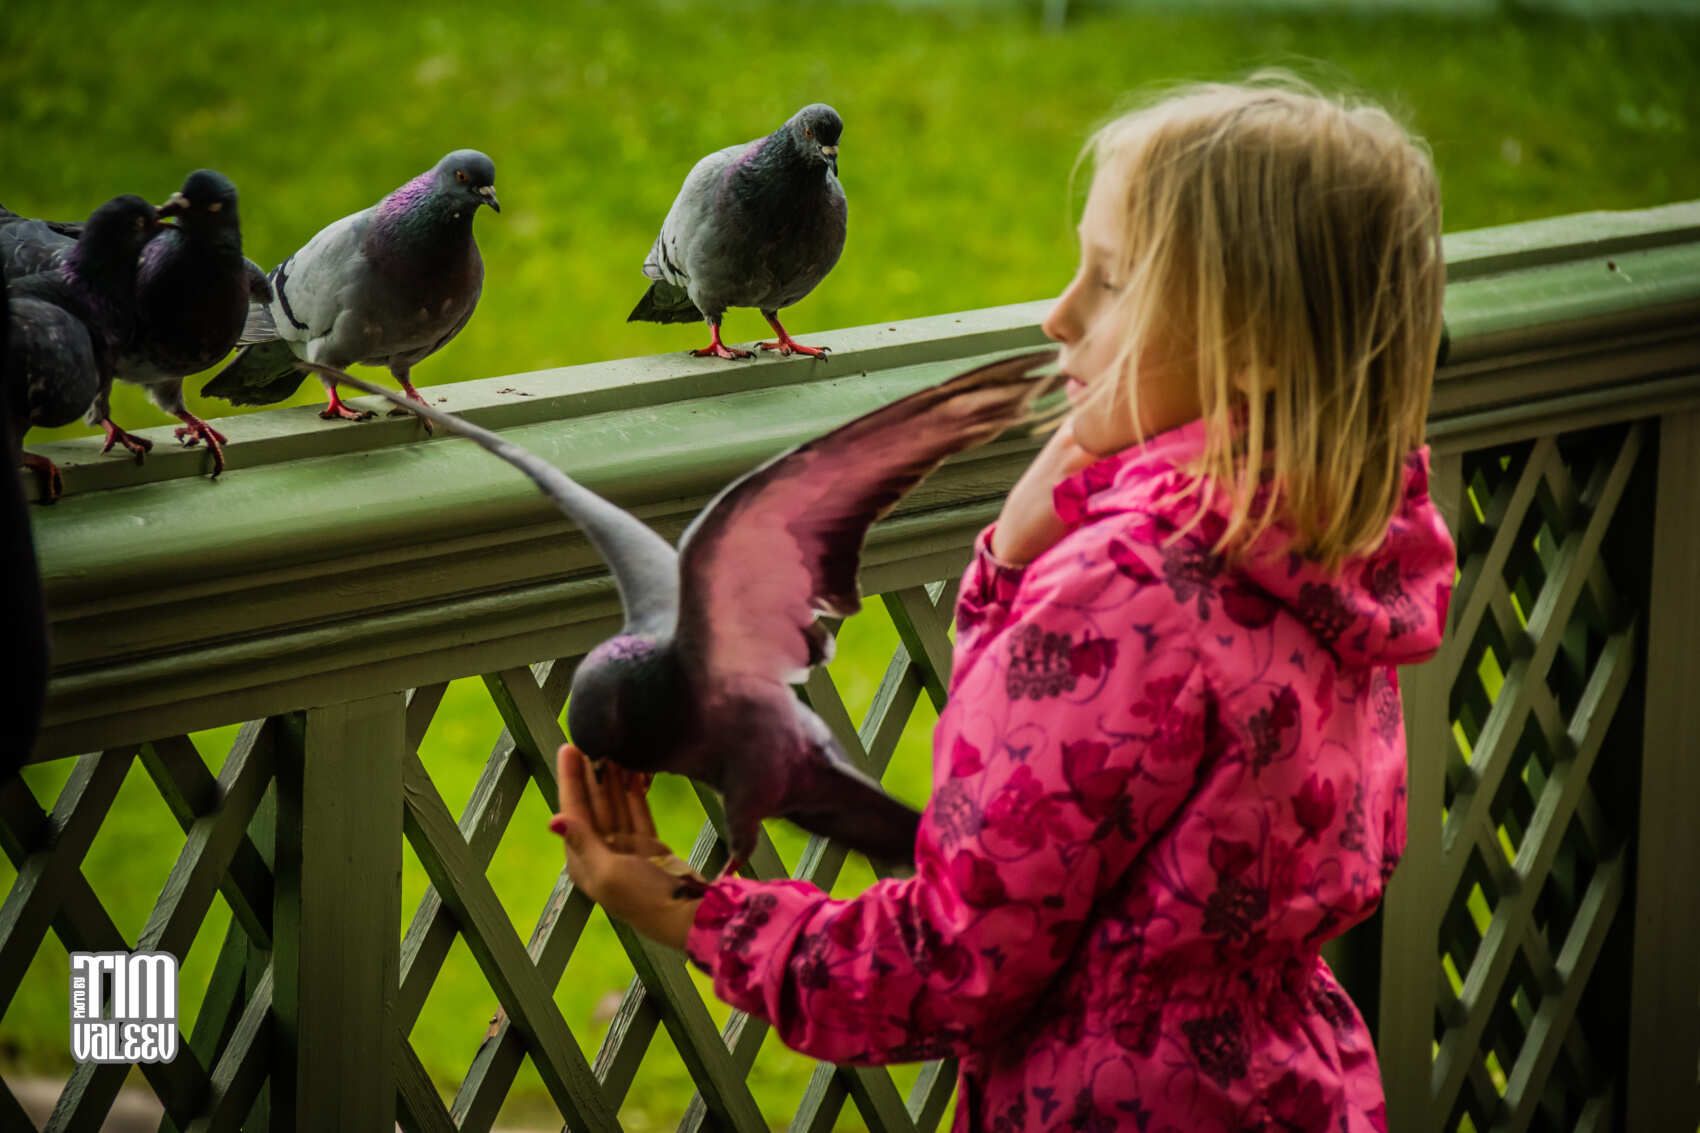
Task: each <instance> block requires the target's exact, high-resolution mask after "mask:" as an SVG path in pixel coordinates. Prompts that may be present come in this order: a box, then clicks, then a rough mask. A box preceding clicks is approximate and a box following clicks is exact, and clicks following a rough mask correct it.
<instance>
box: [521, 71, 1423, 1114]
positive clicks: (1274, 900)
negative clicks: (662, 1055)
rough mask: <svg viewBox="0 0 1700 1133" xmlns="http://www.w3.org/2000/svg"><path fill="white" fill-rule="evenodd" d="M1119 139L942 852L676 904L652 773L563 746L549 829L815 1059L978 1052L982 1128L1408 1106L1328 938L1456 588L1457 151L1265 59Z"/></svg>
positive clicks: (966, 1057)
mask: <svg viewBox="0 0 1700 1133" xmlns="http://www.w3.org/2000/svg"><path fill="white" fill-rule="evenodd" d="M1093 153H1094V156H1095V158H1096V176H1095V178H1094V181H1093V184H1092V190H1091V193H1090V196H1089V198H1088V201H1087V204H1086V210H1085V214H1084V218H1083V220H1082V222H1081V225H1080V238H1081V263H1080V269H1079V272H1078V274H1076V276H1075V278H1074V280H1073V282H1072V283H1070V284H1069V287H1068V290H1067V291H1065V292H1064V293H1063V296H1062V298H1061V299H1060V300H1059V301H1058V303H1057V305H1056V308H1055V309H1054V310H1053V311H1052V313H1051V315H1050V317H1049V318H1048V319H1047V320H1046V323H1045V333H1046V334H1048V335H1049V336H1050V337H1051V338H1053V339H1055V340H1056V341H1058V342H1059V343H1061V344H1062V365H1063V366H1064V368H1065V369H1066V370H1067V372H1068V373H1069V374H1070V375H1071V376H1072V379H1073V380H1072V381H1071V383H1070V396H1071V400H1072V402H1073V408H1072V410H1071V412H1070V414H1069V416H1068V417H1067V419H1066V420H1065V421H1064V422H1063V424H1062V425H1061V427H1060V428H1058V430H1057V431H1056V433H1055V434H1054V436H1053V437H1052V438H1051V439H1050V441H1049V443H1048V444H1047V445H1046V446H1045V448H1044V450H1043V451H1042V452H1041V453H1040V454H1039V456H1038V458H1037V459H1036V460H1035V461H1034V462H1033V465H1032V466H1031V467H1030V468H1029V469H1028V470H1027V472H1026V473H1025V475H1024V476H1023V477H1022V479H1021V480H1020V482H1019V483H1018V484H1017V485H1016V487H1015V489H1014V490H1013V491H1012V492H1011V494H1010V496H1009V498H1008V500H1007V502H1006V504H1005V506H1004V508H1003V512H1002V514H1001V516H1000V517H999V519H998V521H997V522H996V523H995V524H994V525H993V526H992V527H991V528H988V529H987V531H986V532H984V533H983V534H982V536H981V537H980V540H979V542H978V545H977V548H976V551H975V555H974V559H973V561H972V562H971V563H970V565H969V567H968V570H967V573H966V575H965V576H964V578H963V583H962V592H961V598H960V600H959V602H958V605H957V612H956V617H957V630H958V637H957V643H956V660H955V669H954V673H953V675H952V680H951V695H950V701H949V704H948V706H947V707H946V709H945V711H944V712H943V714H942V715H941V717H940V719H939V724H938V730H937V732H936V735H935V743H934V753H935V770H934V790H933V795H932V800H931V802H930V804H929V805H928V807H927V811H926V814H925V816H924V818H923V820H922V823H921V829H920V834H919V838H918V841H917V845H916V867H917V872H916V874H915V876H913V877H911V878H908V879H905V880H893V881H882V882H880V883H878V884H876V885H874V886H873V887H872V888H871V889H869V890H868V891H867V892H865V893H864V894H862V895H861V896H860V897H857V898H855V899H853V900H847V901H836V900H832V899H831V898H829V897H828V896H827V895H826V894H824V893H822V892H821V891H819V890H818V889H815V888H814V887H812V886H809V885H805V884H802V883H800V882H786V881H780V882H757V881H749V880H743V879H739V878H726V879H723V880H720V881H718V882H716V883H714V884H713V885H712V886H710V887H709V888H708V889H707V894H706V896H705V897H703V898H701V899H700V900H690V899H686V898H685V897H683V896H675V893H683V892H685V891H683V890H681V889H680V887H679V886H678V885H677V879H676V877H674V876H673V875H672V874H671V873H669V872H668V869H667V866H666V865H664V864H658V862H665V859H664V858H662V857H661V856H660V854H661V847H659V844H658V843H655V841H654V827H653V825H652V824H651V823H650V821H649V815H648V810H647V807H646V806H645V804H644V802H643V798H642V792H641V785H640V784H638V783H637V782H636V781H635V780H634V779H632V778H629V777H626V776H623V775H619V774H615V775H604V776H603V777H602V781H601V782H600V783H597V782H593V781H592V780H591V779H590V778H588V777H587V775H586V772H585V764H584V761H583V758H582V756H580V755H579V754H578V753H577V752H576V750H574V749H572V748H570V747H569V748H564V749H562V753H561V783H562V813H561V814H560V815H558V816H557V818H556V823H555V825H556V829H557V830H558V831H560V832H561V833H563V834H564V836H565V838H566V841H567V854H568V862H569V866H570V868H571V871H572V875H573V877H574V878H575V879H576V880H577V882H578V884H579V885H580V887H582V888H583V889H584V890H585V891H586V892H587V893H588V894H590V895H591V896H592V897H593V898H595V899H596V900H598V901H600V902H602V904H603V905H604V906H605V907H606V908H607V909H608V911H609V912H610V913H612V914H614V915H616V916H620V917H623V918H625V919H626V920H628V921H629V922H631V923H632V924H633V925H634V926H636V927H637V928H638V929H639V930H640V931H642V932H644V933H646V934H648V935H650V936H652V937H654V938H655V939H657V940H660V941H663V942H665V943H668V944H671V945H674V946H676V947H682V948H684V949H685V950H686V951H687V953H688V954H689V956H690V958H691V959H692V960H693V961H694V962H695V963H696V964H698V965H699V966H700V967H701V968H702V969H703V970H704V971H706V972H708V973H709V974H710V975H712V977H713V979H714V986H715V990H716V991H717V992H718V993H719V995H720V996H721V997H722V998H724V999H725V1000H726V1001H727V1002H728V1003H731V1004H733V1005H734V1006H737V1007H740V1008H742V1009H744V1010H746V1011H749V1012H751V1013H753V1014H755V1015H758V1016H760V1017H762V1018H763V1019H766V1020H768V1021H770V1022H771V1023H772V1024H773V1026H774V1027H775V1028H776V1029H777V1030H778V1032H779V1034H780V1036H781V1037H782V1038H783V1039H784V1041H785V1043H786V1044H787V1045H789V1046H791V1047H793V1048H795V1049H797V1050H800V1051H802V1052H804V1053H806V1054H809V1055H813V1056H815V1057H817V1058H821V1059H828V1060H831V1061H834V1062H863V1063H881V1062H897V1061H908V1060H915V1059H923V1058H937V1057H943V1056H947V1055H950V1056H955V1057H957V1058H959V1059H960V1060H961V1066H962V1070H961V1082H960V1091H961V1092H960V1096H959V1100H958V1110H957V1114H958V1116H957V1128H959V1129H1049V1128H1071V1129H1086V1128H1090V1129H1112V1128H1137V1129H1142V1130H1143V1129H1148V1128H1149V1129H1184V1130H1200V1131H1203V1130H1212V1131H1214V1130H1221V1131H1239V1130H1248V1129H1271V1130H1275V1129H1279V1130H1369V1129H1384V1128H1385V1116H1386V1115H1385V1106H1384V1103H1383V1099H1382V1089H1381V1082H1380V1076H1379V1072H1378V1070H1377V1066H1376V1060H1375V1052H1374V1049H1373V1047H1372V1045H1371V1037H1370V1035H1369V1033H1368V1031H1367V1029H1366V1028H1365V1026H1364V1024H1363V1021H1362V1019H1361V1018H1360V1017H1359V1015H1358V1012H1357V1010H1356V1009H1355V1008H1354V1007H1353V1005H1352V1003H1351V1001H1350V1000H1349V999H1347V997H1346V996H1345V994H1344V993H1343V992H1342V991H1341V988H1340V985H1339V984H1338V983H1337V982H1336V981H1335V979H1334V977H1333V975H1332V973H1331V972H1330V971H1329V969H1328V966H1327V965H1326V964H1325V963H1324V962H1323V961H1322V959H1321V957H1320V956H1319V954H1318V949H1319V948H1320V947H1321V945H1322V944H1323V942H1324V941H1326V940H1328V939H1330V938H1331V937H1334V936H1337V935H1338V934H1340V933H1341V932H1343V931H1345V930H1346V929H1347V928H1349V927H1351V926H1352V925H1354V924H1356V923H1357V922H1358V921H1360V920H1362V919H1363V918H1364V917H1366V916H1367V915H1369V913H1370V912H1371V911H1372V910H1373V909H1374V908H1375V905H1376V903H1377V901H1379V900H1380V898H1381V893H1382V889H1383V887H1384V885H1385V884H1386V881H1387V878H1388V875H1389V874H1390V873H1391V872H1392V871H1393V867H1394V864H1395V863H1396V862H1397V861H1398V859H1399V854H1400V852H1401V850H1402V849H1403V847H1404V843H1405V742H1404V733H1403V727H1402V722H1401V715H1400V704H1399V689H1398V685H1397V683H1396V677H1395V671H1394V666H1395V665H1400V664H1406V663H1410V662H1415V661H1421V660H1423V659H1425V658H1427V657H1428V656H1430V655H1431V654H1432V653H1433V652H1434V651H1435V649H1436V647H1437V646H1438V644H1439V641H1440V635H1441V628H1442V625H1443V624H1444V622H1445V618H1446V604H1447V600H1448V597H1449V595H1450V591H1451V586H1452V581H1453V570H1454V568H1453V547H1452V542H1451V539H1450V538H1449V537H1448V534H1447V530H1446V527H1445V526H1444V524H1443V523H1442V521H1441V518H1440V516H1439V515H1438V514H1436V512H1435V509H1434V507H1433V505H1432V504H1431V503H1430V501H1429V497H1428V491H1427V464H1428V461H1427V451H1426V449H1424V448H1423V447H1422V438H1423V428H1424V420H1425V417H1426V413H1427V408H1428V399H1429V387H1430V382H1431V379H1432V376H1433V370H1434V361H1435V355H1436V349H1437V346H1438V343H1439V339H1440V329H1441V293H1442V277H1443V264H1442V260H1441V249H1440V239H1439V235H1440V203H1439V196H1438V192H1437V189H1436V183H1435V176H1434V171H1433V168H1432V167H1431V165H1430V162H1429V159H1428V157H1427V155H1426V154H1425V153H1424V151H1423V150H1422V148H1420V146H1419V145H1418V144H1417V143H1415V142H1414V141H1413V140H1412V139H1411V138H1410V137H1409V136H1408V135H1407V134H1406V133H1405V132H1404V131H1403V130H1401V129H1400V128H1399V127H1398V126H1397V125H1396V124H1395V123H1394V122H1393V121H1392V119H1390V118H1389V117H1388V116H1387V115H1386V114H1385V113H1383V112H1382V111H1380V110H1377V109H1374V108H1372V107H1364V106H1352V105H1347V104H1343V103H1341V102H1338V101H1334V100H1331V99H1326V98H1322V97H1318V96H1316V95H1313V94H1310V93H1304V92H1298V91H1295V90H1293V89H1290V88H1288V87H1283V86H1271V85H1261V84H1258V85H1251V86H1203V87H1197V88H1193V89H1190V90H1187V91H1185V92H1183V93H1180V94H1178V95H1176V96H1173V97H1170V98H1168V99H1165V100H1164V101H1162V102H1159V103H1157V104H1156V105H1154V106H1152V107H1150V108H1148V109H1145V110H1142V111H1139V112H1137V113H1133V114H1130V115H1128V116H1126V117H1124V118H1122V119H1120V120H1119V121H1116V122H1114V123H1113V124H1111V125H1110V126H1109V127H1107V128H1106V129H1104V130H1102V131H1101V132H1100V133H1099V134H1098V135H1097V137H1096V139H1095V142H1094V146H1093ZM672 868H674V869H676V868H677V866H676V864H674V865H673V866H672Z"/></svg>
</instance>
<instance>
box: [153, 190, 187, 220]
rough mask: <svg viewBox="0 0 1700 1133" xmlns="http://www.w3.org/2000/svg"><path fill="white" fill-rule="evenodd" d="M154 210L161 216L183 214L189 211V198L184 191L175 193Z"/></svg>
mask: <svg viewBox="0 0 1700 1133" xmlns="http://www.w3.org/2000/svg"><path fill="white" fill-rule="evenodd" d="M154 211H155V212H157V213H159V215H160V216H182V215H183V214H184V213H186V212H188V211H189V198H188V197H185V196H184V195H183V194H182V193H173V194H171V196H170V197H169V198H167V199H166V202H165V203H164V204H163V205H160V206H159V207H158V208H157V209H155V210H154Z"/></svg>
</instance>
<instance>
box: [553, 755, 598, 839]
mask: <svg viewBox="0 0 1700 1133" xmlns="http://www.w3.org/2000/svg"><path fill="white" fill-rule="evenodd" d="M555 774H556V783H557V785H558V787H557V789H558V790H559V792H560V802H561V815H562V816H563V817H564V818H565V819H566V820H567V821H568V822H571V823H576V824H577V825H579V826H584V827H589V826H591V825H593V812H592V811H591V806H590V791H589V790H588V786H587V784H586V783H585V775H586V762H585V758H584V752H582V751H580V750H579V749H578V748H576V747H574V746H573V745H572V744H562V745H561V750H559V751H558V752H556V753H555Z"/></svg>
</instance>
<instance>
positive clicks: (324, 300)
mask: <svg viewBox="0 0 1700 1133" xmlns="http://www.w3.org/2000/svg"><path fill="white" fill-rule="evenodd" d="M495 182H496V166H495V163H494V162H492V161H491V160H490V159H489V158H488V157H486V156H485V155H483V154H481V153H479V152H478V151H477V150H470V149H463V150H456V151H454V152H453V153H451V154H449V155H448V156H446V157H444V158H443V159H442V160H441V161H439V162H438V163H437V164H436V166H434V167H433V168H431V169H429V170H427V171H426V172H424V173H421V174H420V175H419V176H417V177H415V178H414V179H413V180H411V181H409V182H408V183H407V184H405V185H403V186H402V187H401V188H399V189H397V190H396V191H395V192H393V193H391V194H390V195H389V196H387V197H385V198H384V199H383V200H381V201H379V202H378V203H377V204H375V205H373V206H372V207H371V208H368V209H364V210H362V211H360V212H357V213H354V214H352V215H350V216H345V217H343V218H342V219H341V220H339V221H337V222H336V223H334V224H331V225H329V226H328V227H326V228H324V229H322V230H321V231H320V232H319V234H318V235H317V236H314V237H313V238H312V239H311V240H309V241H307V244H306V246H305V247H303V248H302V249H301V250H300V251H298V252H296V253H295V254H294V255H293V256H290V257H289V258H288V259H286V260H284V261H283V263H281V264H279V265H278V266H277V268H276V269H274V270H273V271H272V273H271V277H270V279H271V285H272V292H273V296H272V299H271V300H270V302H266V303H258V304H255V305H254V306H253V307H251V308H250V309H249V311H248V325H247V327H246V328H245V329H244V330H243V332H242V339H241V341H242V344H243V345H242V349H241V350H240V351H239V352H238V353H237V355H236V357H235V358H234V359H232V360H231V362H230V364H229V365H228V366H226V367H225V368H224V369H223V370H221V371H219V373H218V374H217V375H216V376H215V377H214V378H213V380H212V381H210V382H208V383H207V384H206V386H205V387H204V388H203V389H202V391H201V392H202V393H204V394H209V395H211V396H213V397H220V398H223V399H224V400H226V401H229V402H232V403H233V404H236V405H271V404H274V403H276V402H279V401H282V400H283V399H284V398H286V397H288V396H289V395H290V394H292V393H294V392H295V390H296V388H297V387H299V386H300V385H301V382H302V379H303V378H304V377H305V369H304V368H303V367H302V366H301V364H300V363H302V362H317V363H321V364H323V365H328V366H332V367H335V368H337V369H342V368H344V367H347V366H350V365H353V364H354V363H356V362H361V363H365V364H367V365H373V366H377V365H384V366H388V367H389V370H390V373H391V374H393V375H394V376H395V379H396V381H397V382H399V383H400V384H401V388H402V389H403V390H404V391H405V392H406V394H407V396H408V397H409V398H412V399H413V400H415V401H422V400H423V398H421V397H420V395H419V391H418V390H416V389H414V388H413V382H412V381H411V380H410V374H411V372H412V370H413V367H414V366H415V365H417V364H418V363H419V362H420V361H421V360H422V359H424V358H426V357H428V356H429V355H431V354H434V353H436V352H437V351H438V350H440V349H442V348H443V346H444V345H445V344H447V343H448V341H449V340H450V339H452V338H453V337H454V336H455V335H457V334H459V333H460V331H461V328H462V327H464V326H466V323H467V320H469V319H470V318H472V311H473V308H475V307H477V306H478V296H479V293H480V291H482V289H483V286H484V260H483V258H482V257H480V256H479V254H478V242H477V241H476V240H474V239H473V238H472V217H473V214H474V213H476V212H477V211H478V206H479V205H489V206H490V207H491V208H492V209H495V210H496V211H497V212H501V211H502V207H501V205H500V203H499V202H497V200H496V189H495ZM319 380H320V381H322V382H323V383H324V385H325V390H326V391H327V393H328V394H329V395H330V400H329V403H328V404H327V405H326V406H325V408H324V410H323V412H321V413H320V414H319V416H320V417H323V418H325V419H327V420H332V419H340V420H344V421H363V420H365V419H366V418H368V417H370V416H371V414H369V413H359V412H356V411H355V410H353V409H350V408H348V406H346V405H344V404H343V403H342V399H341V398H340V397H338V396H337V392H336V382H335V381H334V380H332V379H330V378H327V377H325V375H324V372H323V371H320V373H319ZM426 429H427V430H429V429H430V425H429V424H427V425H426Z"/></svg>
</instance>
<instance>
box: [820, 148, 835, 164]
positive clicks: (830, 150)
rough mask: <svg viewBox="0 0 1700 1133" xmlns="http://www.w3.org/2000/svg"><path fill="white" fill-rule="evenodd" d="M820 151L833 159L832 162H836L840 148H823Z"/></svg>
mask: <svg viewBox="0 0 1700 1133" xmlns="http://www.w3.org/2000/svg"><path fill="white" fill-rule="evenodd" d="M820 151H821V153H823V154H825V155H826V156H827V157H829V158H831V159H832V160H834V161H837V160H838V147H837V146H822V147H821V148H820Z"/></svg>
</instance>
